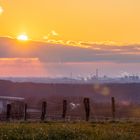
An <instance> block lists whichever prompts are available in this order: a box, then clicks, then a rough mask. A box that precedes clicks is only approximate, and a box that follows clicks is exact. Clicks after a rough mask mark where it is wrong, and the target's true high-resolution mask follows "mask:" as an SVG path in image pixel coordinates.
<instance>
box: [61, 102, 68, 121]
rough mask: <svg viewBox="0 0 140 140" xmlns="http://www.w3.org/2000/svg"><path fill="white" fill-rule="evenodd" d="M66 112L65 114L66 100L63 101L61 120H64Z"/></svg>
mask: <svg viewBox="0 0 140 140" xmlns="http://www.w3.org/2000/svg"><path fill="white" fill-rule="evenodd" d="M66 112H67V100H63V113H62V118H63V119H65V118H66Z"/></svg>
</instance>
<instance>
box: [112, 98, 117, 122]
mask: <svg viewBox="0 0 140 140" xmlns="http://www.w3.org/2000/svg"><path fill="white" fill-rule="evenodd" d="M111 102H112V119H113V120H115V112H116V108H115V98H114V97H112V98H111Z"/></svg>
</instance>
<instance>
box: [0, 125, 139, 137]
mask: <svg viewBox="0 0 140 140" xmlns="http://www.w3.org/2000/svg"><path fill="white" fill-rule="evenodd" d="M0 140H140V123H0Z"/></svg>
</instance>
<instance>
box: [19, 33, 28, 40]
mask: <svg viewBox="0 0 140 140" xmlns="http://www.w3.org/2000/svg"><path fill="white" fill-rule="evenodd" d="M17 39H18V40H20V41H28V40H29V38H28V36H27V35H26V34H21V35H19V36H17Z"/></svg>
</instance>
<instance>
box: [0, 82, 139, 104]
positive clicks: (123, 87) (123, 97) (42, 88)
mask: <svg viewBox="0 0 140 140" xmlns="http://www.w3.org/2000/svg"><path fill="white" fill-rule="evenodd" d="M139 92H140V84H102V85H92V84H88V85H86V84H42V83H14V82H10V81H6V80H0V96H17V97H24V98H26V99H27V98H34V99H41V98H47V97H49V96H66V97H67V96H78V97H91V98H93V99H94V100H96V101H98V102H100V101H107V100H110V97H112V96H114V97H116V99H118V100H119V101H128V102H135V103H139V101H140V93H139Z"/></svg>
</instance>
